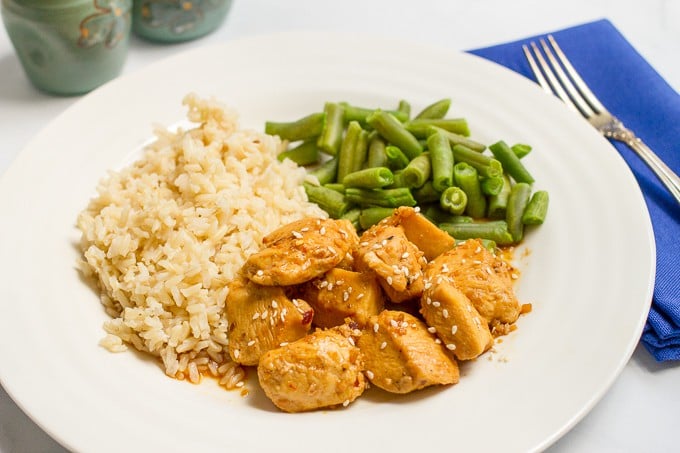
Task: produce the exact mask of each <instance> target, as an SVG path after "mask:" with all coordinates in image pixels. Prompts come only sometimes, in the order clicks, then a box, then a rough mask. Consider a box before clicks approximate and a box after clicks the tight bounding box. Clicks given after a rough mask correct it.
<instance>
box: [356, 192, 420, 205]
mask: <svg viewBox="0 0 680 453" xmlns="http://www.w3.org/2000/svg"><path fill="white" fill-rule="evenodd" d="M345 199H346V200H347V201H349V202H350V203H354V204H358V205H360V206H381V207H384V208H398V207H399V206H415V205H416V200H415V199H414V198H413V195H411V191H410V190H409V189H407V188H405V187H399V188H396V189H357V188H354V187H350V188H347V189H346V190H345Z"/></svg>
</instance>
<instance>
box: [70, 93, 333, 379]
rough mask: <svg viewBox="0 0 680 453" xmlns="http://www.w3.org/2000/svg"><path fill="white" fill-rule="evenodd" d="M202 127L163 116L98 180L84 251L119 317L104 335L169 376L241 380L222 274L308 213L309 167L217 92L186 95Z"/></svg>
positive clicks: (87, 267)
mask: <svg viewBox="0 0 680 453" xmlns="http://www.w3.org/2000/svg"><path fill="white" fill-rule="evenodd" d="M184 104H185V105H186V106H187V107H188V108H189V112H188V118H189V120H191V121H192V122H195V123H198V126H197V127H196V128H192V129H189V130H179V131H176V132H172V131H169V130H164V129H162V128H159V129H158V130H157V131H156V136H157V139H156V141H155V142H154V143H152V144H151V145H150V146H148V147H147V148H146V149H145V150H144V153H143V157H142V158H141V159H140V160H138V161H136V162H135V163H134V164H132V165H131V166H130V167H128V168H125V169H123V170H122V171H119V172H112V173H111V174H110V175H109V176H108V177H107V178H105V179H104V180H103V181H101V182H100V184H99V186H98V188H97V192H98V196H97V197H96V198H94V199H93V200H91V202H90V204H89V206H88V207H87V209H86V210H85V211H83V212H82V213H81V214H80V216H79V217H78V227H79V228H80V230H81V231H82V242H81V247H82V251H83V257H84V260H83V261H82V263H81V269H82V271H83V272H84V273H85V274H86V275H94V276H95V277H96V278H97V281H98V284H99V288H100V291H101V302H102V304H103V305H104V307H105V310H106V312H107V313H108V314H109V315H110V316H111V317H112V319H111V320H109V321H107V322H106V323H105V324H104V330H105V331H106V332H107V334H106V336H105V337H104V338H103V339H102V341H101V342H100V344H101V345H102V346H103V347H105V348H107V349H108V350H110V351H112V352H120V351H123V350H125V349H126V345H132V346H133V347H135V348H137V349H139V350H140V351H144V352H148V353H150V354H152V355H154V356H157V357H159V358H160V359H161V360H162V362H163V365H164V367H165V372H166V374H168V375H169V376H172V377H176V378H179V379H189V380H190V381H191V382H198V381H199V380H200V375H213V376H215V377H216V378H217V379H218V380H219V382H220V383H221V384H222V385H224V386H225V387H227V388H234V387H236V386H237V384H238V382H239V381H241V380H242V379H243V376H244V372H243V370H242V369H241V368H240V367H239V366H237V365H236V364H235V363H233V362H231V361H230V359H229V354H228V352H227V350H226V345H227V344H228V337H227V325H228V324H227V320H226V318H225V313H224V305H225V300H226V297H227V291H228V290H227V287H226V283H227V282H229V281H230V280H231V279H232V278H233V277H234V276H235V274H236V272H237V270H238V269H239V268H240V267H241V266H242V264H243V263H244V261H245V260H246V258H247V257H248V256H249V255H250V254H252V253H253V252H255V251H257V250H258V249H259V247H260V244H261V242H262V238H263V237H264V236H265V235H266V234H267V233H269V232H270V231H272V230H273V229H275V228H277V227H278V226H280V225H283V224H286V223H289V222H292V221H293V220H297V219H299V218H301V217H303V216H305V215H316V216H325V213H324V212H323V211H321V210H320V209H319V208H318V207H317V206H316V205H314V204H311V203H309V202H307V197H306V195H305V192H304V189H303V188H302V186H301V182H302V181H303V179H304V177H305V171H304V169H302V168H299V167H297V166H296V165H295V164H293V163H292V162H290V161H285V162H283V163H280V162H278V161H277V159H276V155H277V154H278V152H279V151H281V149H282V143H281V142H280V140H279V139H278V137H272V136H268V135H265V134H262V133H258V132H255V131H252V130H241V129H238V125H237V118H236V115H235V114H234V113H233V112H230V111H228V110H227V109H225V108H224V106H222V105H221V104H219V103H218V102H216V101H214V100H204V99H199V98H198V97H196V96H195V95H191V94H190V95H188V96H186V97H185V99H184Z"/></svg>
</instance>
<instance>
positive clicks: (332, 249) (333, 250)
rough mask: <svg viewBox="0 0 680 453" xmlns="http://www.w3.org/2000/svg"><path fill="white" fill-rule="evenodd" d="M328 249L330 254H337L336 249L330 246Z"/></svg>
mask: <svg viewBox="0 0 680 453" xmlns="http://www.w3.org/2000/svg"><path fill="white" fill-rule="evenodd" d="M326 248H327V249H328V251H329V252H331V253H332V254H333V255H335V253H336V252H335V249H334V248H333V247H331V246H330V245H329V246H328V247H326Z"/></svg>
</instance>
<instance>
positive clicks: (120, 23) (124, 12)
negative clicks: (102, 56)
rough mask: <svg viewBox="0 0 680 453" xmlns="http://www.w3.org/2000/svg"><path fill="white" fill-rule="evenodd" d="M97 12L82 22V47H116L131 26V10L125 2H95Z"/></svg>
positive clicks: (79, 43) (122, 0)
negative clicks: (98, 45)
mask: <svg viewBox="0 0 680 453" xmlns="http://www.w3.org/2000/svg"><path fill="white" fill-rule="evenodd" d="M93 1H94V7H95V9H96V10H97V12H95V13H92V14H90V15H89V16H87V17H86V18H85V19H83V20H82V21H81V22H80V38H79V39H78V45H79V46H80V47H92V46H96V45H97V44H102V43H103V44H104V45H105V46H106V47H108V48H112V47H115V46H116V44H118V43H119V42H120V41H121V40H122V39H123V38H124V37H125V35H126V32H127V30H128V29H129V24H130V9H129V7H128V6H126V3H127V2H125V1H124V0H93Z"/></svg>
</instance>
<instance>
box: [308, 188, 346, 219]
mask: <svg viewBox="0 0 680 453" xmlns="http://www.w3.org/2000/svg"><path fill="white" fill-rule="evenodd" d="M304 188H305V192H307V198H308V199H309V201H311V202H312V203H316V204H318V205H319V207H320V208H321V209H323V210H324V211H326V212H327V213H328V215H329V216H331V217H332V218H334V219H339V218H341V217H342V216H343V215H344V214H345V213H346V212H347V210H348V209H349V207H350V204H351V203H350V202H348V201H347V200H346V199H345V197H344V196H343V195H342V194H341V193H340V192H336V191H335V190H331V189H328V188H326V187H320V186H314V185H312V184H309V183H304Z"/></svg>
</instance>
